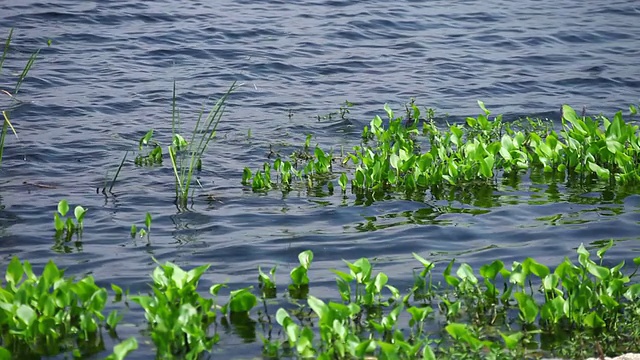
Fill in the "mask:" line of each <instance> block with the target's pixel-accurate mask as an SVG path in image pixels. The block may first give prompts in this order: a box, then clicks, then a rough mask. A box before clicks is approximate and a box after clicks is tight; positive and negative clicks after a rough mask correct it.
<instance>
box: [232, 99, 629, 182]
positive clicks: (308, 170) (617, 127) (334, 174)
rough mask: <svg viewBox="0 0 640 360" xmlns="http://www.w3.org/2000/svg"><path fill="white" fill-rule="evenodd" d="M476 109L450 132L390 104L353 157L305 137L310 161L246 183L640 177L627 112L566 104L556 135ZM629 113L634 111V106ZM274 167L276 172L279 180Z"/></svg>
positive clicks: (249, 177) (251, 175) (290, 162)
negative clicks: (580, 110) (586, 111)
mask: <svg viewBox="0 0 640 360" xmlns="http://www.w3.org/2000/svg"><path fill="white" fill-rule="evenodd" d="M478 104H479V106H480V108H481V109H482V111H483V113H482V114H480V115H478V117H476V118H473V117H468V118H467V119H466V121H465V123H464V124H453V125H448V127H447V128H446V129H441V128H440V127H438V126H437V125H436V123H435V121H434V119H433V113H432V112H429V113H428V114H427V115H428V116H427V118H423V117H422V115H421V111H420V109H419V108H418V107H417V106H416V105H415V104H414V103H411V104H410V106H409V107H407V111H406V114H405V115H404V116H400V117H397V116H395V114H394V113H393V111H392V110H391V109H390V108H389V106H387V105H385V111H386V113H387V117H388V121H386V124H385V121H384V120H383V119H382V118H381V117H379V116H376V117H375V118H374V119H373V120H371V122H370V124H369V125H368V126H365V127H364V129H363V131H362V143H361V144H360V145H358V146H354V147H353V149H352V151H351V152H347V153H342V154H340V156H339V157H337V156H334V155H333V153H332V152H331V151H329V152H325V151H323V150H322V149H320V148H319V147H316V148H315V149H313V151H309V150H310V149H309V139H307V142H306V143H305V146H304V148H303V154H306V155H307V157H306V158H305V157H301V156H299V154H298V153H294V154H293V155H292V156H290V157H289V159H282V158H277V159H275V160H274V161H273V163H265V164H264V165H263V168H262V170H258V171H256V172H252V171H251V170H250V169H249V168H245V169H244V173H243V178H242V183H243V184H245V185H248V186H251V187H252V189H253V190H255V191H265V190H269V189H271V188H273V187H275V186H278V187H280V188H281V189H283V190H285V191H286V190H288V189H290V187H291V183H292V181H293V180H297V181H300V182H302V183H306V184H307V185H308V186H313V185H314V184H317V183H322V182H326V181H327V179H336V178H337V179H338V185H340V187H341V188H342V190H343V191H346V190H347V187H348V186H349V185H350V187H351V191H352V192H354V193H357V194H376V193H381V192H382V193H384V192H387V191H400V192H407V193H411V192H415V191H424V190H427V189H431V190H438V189H440V190H441V189H443V188H446V187H461V186H465V185H469V184H476V185H477V184H479V183H492V182H494V181H495V180H496V179H497V177H498V176H500V175H503V176H505V177H508V176H514V175H517V174H519V173H523V172H526V171H529V170H533V169H541V170H542V171H544V172H545V173H550V174H556V175H558V176H561V177H566V176H568V177H571V178H575V179H577V180H578V181H581V182H585V183H587V182H593V181H599V180H603V181H608V182H609V183H610V184H612V185H613V184H635V183H638V182H639V180H640V174H639V173H638V169H639V165H640V156H639V155H640V135H639V133H638V126H637V125H632V124H631V123H629V122H625V120H624V119H623V116H622V112H618V113H616V114H615V116H614V117H613V119H612V120H610V119H608V118H606V117H605V116H596V117H594V118H591V117H588V116H585V115H583V116H578V115H577V114H576V112H575V111H574V110H573V109H572V108H571V107H570V106H567V105H565V106H563V107H562V130H561V131H560V132H559V133H558V132H556V131H555V130H554V127H553V126H552V125H553V124H552V123H551V122H550V121H544V120H540V119H526V120H525V121H517V122H512V123H511V122H503V120H502V116H501V115H498V116H496V117H494V118H493V119H490V115H491V112H490V111H489V110H487V109H486V108H485V106H484V104H483V103H482V102H480V101H479V102H478ZM630 109H631V112H632V114H634V110H635V107H634V106H631V107H630ZM422 149H425V150H422ZM301 160H302V161H301ZM338 160H339V161H338ZM334 163H335V165H339V167H340V169H339V170H338V169H336V168H338V166H334V165H333V164H334ZM272 170H275V172H276V175H277V176H275V177H274V178H272V174H271V173H272ZM332 185H333V184H332Z"/></svg>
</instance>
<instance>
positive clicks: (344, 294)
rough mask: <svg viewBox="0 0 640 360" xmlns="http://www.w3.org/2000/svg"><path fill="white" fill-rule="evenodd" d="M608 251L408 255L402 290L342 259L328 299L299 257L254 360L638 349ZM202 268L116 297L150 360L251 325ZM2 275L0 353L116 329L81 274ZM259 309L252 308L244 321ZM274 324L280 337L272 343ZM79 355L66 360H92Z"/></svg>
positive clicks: (191, 355) (244, 308)
mask: <svg viewBox="0 0 640 360" xmlns="http://www.w3.org/2000/svg"><path fill="white" fill-rule="evenodd" d="M612 246H613V241H609V242H608V243H606V244H605V245H604V246H602V247H600V248H598V249H597V250H596V251H595V258H593V256H592V252H590V251H589V250H588V249H587V248H586V247H585V246H582V245H581V246H580V247H579V248H578V249H577V263H574V262H572V261H571V260H569V259H568V258H566V259H565V260H564V261H562V262H561V263H560V264H558V265H557V266H555V268H550V267H548V266H547V265H545V264H542V263H539V262H537V261H536V260H534V259H532V258H525V259H524V260H523V261H516V262H513V263H512V264H505V263H503V262H502V261H500V260H495V261H493V262H491V263H488V264H485V265H482V266H481V267H479V270H478V271H477V272H476V270H475V269H474V268H473V267H472V266H470V265H469V264H466V263H462V264H458V265H457V264H456V261H455V260H451V261H449V262H448V263H446V266H445V267H444V269H443V270H442V272H441V274H436V273H435V271H434V270H435V268H436V265H434V263H433V262H430V261H429V260H427V259H425V258H423V257H421V256H420V255H418V254H413V256H414V258H415V259H417V260H418V264H419V269H420V270H418V272H416V273H414V275H413V276H414V285H413V286H412V287H410V288H409V289H405V290H404V291H401V290H399V289H398V288H396V287H394V286H391V285H390V284H389V282H390V279H389V277H388V276H387V275H386V274H384V273H383V272H378V273H375V272H374V266H373V264H372V262H371V261H370V260H369V259H367V258H361V259H358V260H356V261H354V262H348V261H345V264H346V269H345V271H343V270H338V269H335V270H334V273H335V274H336V284H337V291H336V294H335V295H337V296H336V298H337V301H332V300H328V299H321V298H319V297H317V296H314V295H311V294H309V289H310V288H311V286H312V285H313V282H312V281H311V279H309V276H308V269H309V266H310V264H311V261H312V259H313V253H312V252H311V251H309V250H307V251H304V252H302V253H300V254H299V256H298V258H299V259H298V260H299V262H300V266H297V267H295V268H294V269H292V271H291V273H290V275H291V283H290V286H289V296H288V298H289V302H288V303H285V304H284V305H283V307H280V308H279V309H278V310H277V312H276V315H275V317H274V318H272V317H270V316H261V317H260V322H261V323H262V324H263V325H266V327H264V328H265V329H269V330H268V334H265V336H264V337H263V346H264V354H265V355H266V354H268V355H269V356H270V357H273V358H282V357H299V358H307V357H314V358H319V359H351V358H367V357H371V358H378V359H460V358H465V359H486V358H491V359H523V358H532V359H538V358H544V357H551V356H562V357H564V358H574V359H583V358H586V357H590V356H594V355H598V354H607V355H609V354H616V353H622V352H628V351H639V350H640V330H638V327H637V323H638V321H640V284H639V283H638V282H637V281H636V273H637V271H638V267H639V266H640V257H639V258H635V259H633V261H632V262H633V266H634V267H635V268H634V269H632V271H631V272H629V271H628V270H627V269H626V267H625V262H621V263H619V264H616V265H613V266H604V265H603V264H604V263H605V261H604V257H605V254H606V252H607V251H608V250H609V249H610V248H611V247H612ZM208 268H209V265H203V266H199V267H196V268H193V269H191V270H189V271H186V270H183V269H182V268H180V267H179V266H177V265H175V264H173V263H170V262H167V263H165V264H163V265H160V264H159V265H158V267H156V269H155V270H154V271H153V275H152V279H153V283H152V284H151V293H150V294H149V295H137V296H131V297H129V299H130V300H132V301H133V302H135V303H138V304H139V305H140V306H141V307H142V308H143V309H144V311H145V316H146V319H147V321H148V330H149V332H148V336H150V337H151V341H152V342H153V344H154V345H155V347H156V357H157V358H175V357H181V358H186V359H196V358H200V357H201V355H202V354H203V353H204V352H211V351H212V350H213V347H214V346H215V345H216V344H217V343H218V342H220V340H221V338H220V336H219V334H218V332H217V324H218V320H220V323H221V324H224V323H228V322H229V321H232V322H234V323H236V324H237V323H238V322H239V321H242V322H243V324H244V325H243V326H249V327H251V326H253V327H255V326H256V322H255V321H254V320H252V319H251V316H252V313H253V312H254V311H255V309H256V305H257V296H256V295H255V294H254V289H253V287H251V286H249V287H245V288H241V289H236V290H231V291H230V292H229V298H228V301H227V303H226V304H224V305H222V304H219V303H218V300H217V299H218V295H219V293H220V291H221V289H222V288H224V287H225V285H223V284H215V285H212V286H211V287H210V288H209V291H208V293H209V294H210V295H211V296H209V295H202V294H203V292H202V291H201V290H202V289H200V288H199V282H200V279H201V277H202V275H203V274H204V273H205V271H207V269H208ZM6 272H7V273H6V276H5V282H6V283H5V285H4V286H3V287H2V288H0V309H2V311H0V346H1V347H2V348H0V355H3V354H4V355H7V354H11V355H14V356H18V355H24V356H30V355H31V354H49V355H52V354H57V353H58V352H65V351H71V349H70V348H69V346H72V347H73V346H75V345H69V344H70V343H68V342H65V343H64V344H67V345H62V343H61V342H62V341H66V340H64V339H68V338H69V336H70V337H72V338H73V339H75V340H74V341H76V343H75V344H80V343H82V344H85V342H86V341H94V340H95V339H96V338H95V334H96V331H99V329H100V328H101V327H105V328H107V329H109V330H110V333H111V332H112V331H113V332H115V326H116V324H118V323H119V322H120V321H121V319H122V316H121V315H118V313H117V312H115V311H112V312H111V313H110V314H109V316H104V315H103V314H102V312H101V311H102V309H103V306H104V304H105V301H106V298H107V292H106V289H101V288H99V287H97V286H96V285H95V284H94V283H93V279H92V278H91V277H86V278H83V279H82V280H80V281H78V282H75V281H74V280H72V279H71V278H68V277H65V276H64V274H63V271H61V270H59V269H58V268H57V267H56V266H55V265H54V264H53V263H52V262H50V263H49V264H47V265H46V266H45V269H44V271H43V274H42V275H41V276H36V275H34V274H33V271H32V270H31V266H30V265H29V263H28V262H24V263H21V262H20V261H19V260H18V259H17V258H14V259H13V260H12V261H11V263H10V264H9V265H8V268H7V271H6ZM258 273H259V276H258V282H259V284H260V292H261V293H262V295H263V298H267V297H271V296H270V295H266V292H265V289H275V278H274V274H275V268H273V269H272V271H270V274H269V275H267V274H265V273H263V272H262V271H260V270H259V271H258ZM374 274H375V275H374ZM52 289H53V290H52ZM112 289H113V291H114V295H115V296H116V299H119V298H121V297H122V295H123V291H122V289H121V288H120V287H118V286H117V285H112ZM301 289H304V291H300V290H301ZM325 296H331V295H328V294H325ZM264 311H267V306H266V303H265V308H264V310H258V312H259V313H260V312H264ZM69 313H70V314H69ZM227 317H228V318H227ZM272 321H275V323H272ZM274 326H279V329H280V331H273V332H272V330H271V329H272V328H273V327H274ZM56 329H58V330H56ZM272 334H279V335H277V336H276V337H273V336H272ZM96 341H97V340H96ZM137 343H138V341H137V340H136V339H135V338H129V339H127V340H124V341H122V342H121V343H120V344H118V345H117V346H116V347H114V352H113V353H112V354H111V355H109V357H108V358H109V359H122V358H124V357H125V356H126V355H127V354H128V353H130V352H131V351H133V350H135V348H136V347H137ZM83 346H84V345H83ZM83 346H81V347H80V348H79V349H80V350H79V352H78V353H77V354H76V355H77V356H80V355H82V354H87V353H88V352H90V351H96V350H95V348H88V347H83ZM91 349H93V350H91ZM11 355H8V356H11ZM5 357H6V356H5Z"/></svg>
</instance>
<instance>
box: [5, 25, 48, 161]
mask: <svg viewBox="0 0 640 360" xmlns="http://www.w3.org/2000/svg"><path fill="white" fill-rule="evenodd" d="M12 37H13V28H11V29H10V30H9V35H8V36H7V40H6V41H5V45H4V49H3V51H2V56H0V74H2V67H3V65H4V61H5V60H6V59H7V55H8V54H9V50H10V45H11V39H12ZM39 53H40V50H37V51H36V52H34V53H33V54H32V55H31V56H30V57H29V59H28V60H27V63H26V64H25V66H24V68H23V69H22V73H20V75H19V76H18V80H17V81H16V85H15V87H14V89H13V93H11V92H9V91H8V90H5V89H0V93H2V94H3V95H6V96H8V97H10V98H11V100H12V101H16V99H15V96H16V95H17V94H18V91H20V87H21V86H22V82H23V81H24V79H25V78H26V77H27V74H28V73H29V70H31V67H32V66H33V64H34V62H35V60H36V58H37V57H38V54H39ZM9 129H11V131H12V132H13V134H14V135H15V136H16V138H17V137H18V134H17V132H16V130H15V129H14V127H13V125H12V124H11V121H10V119H9V111H7V110H4V109H2V130H1V131H0V165H2V155H3V154H4V143H5V139H6V135H7V132H8V130H9Z"/></svg>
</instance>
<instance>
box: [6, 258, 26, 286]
mask: <svg viewBox="0 0 640 360" xmlns="http://www.w3.org/2000/svg"><path fill="white" fill-rule="evenodd" d="M23 275H24V268H23V267H22V263H20V260H19V259H18V257H17V256H14V257H13V258H12V259H11V262H9V265H7V272H6V274H5V279H6V280H7V283H9V284H11V285H12V287H15V286H16V285H18V283H19V282H20V280H22V276H23Z"/></svg>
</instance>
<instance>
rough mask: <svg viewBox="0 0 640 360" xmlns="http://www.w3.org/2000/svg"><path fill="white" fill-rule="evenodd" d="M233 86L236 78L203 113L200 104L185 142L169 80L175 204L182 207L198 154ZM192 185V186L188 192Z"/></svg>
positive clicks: (198, 162) (198, 164) (197, 164)
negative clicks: (197, 114)
mask: <svg viewBox="0 0 640 360" xmlns="http://www.w3.org/2000/svg"><path fill="white" fill-rule="evenodd" d="M236 88H237V86H236V82H233V84H231V87H229V89H228V90H227V91H226V93H225V94H224V95H223V96H222V97H221V98H220V99H219V100H218V101H217V102H216V104H215V105H214V107H213V108H212V109H211V111H209V113H208V114H207V115H206V116H205V112H204V106H203V107H202V110H201V111H200V114H199V116H198V121H197V122H196V125H195V127H194V128H193V132H192V133H191V139H190V140H189V141H188V142H187V141H185V139H184V138H183V137H182V136H181V135H180V132H179V131H180V112H179V110H178V107H177V104H176V97H177V96H176V84H175V82H174V83H173V101H172V116H171V130H172V134H173V137H172V138H173V141H172V144H171V145H170V146H169V149H168V150H169V157H170V158H171V165H172V167H173V173H174V175H175V179H176V198H177V201H178V204H179V205H180V206H182V207H186V204H187V199H188V198H189V189H190V188H191V185H192V180H193V174H194V171H195V170H198V169H200V168H201V164H202V155H203V154H204V152H205V151H206V150H207V146H208V145H209V142H210V141H211V140H212V139H213V138H214V137H215V135H216V129H217V128H218V124H219V123H220V120H221V119H222V115H223V113H224V109H225V104H226V101H227V98H228V97H229V95H230V94H231V92H233V90H235V89H236ZM194 191H195V189H192V191H191V196H193V192H194Z"/></svg>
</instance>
